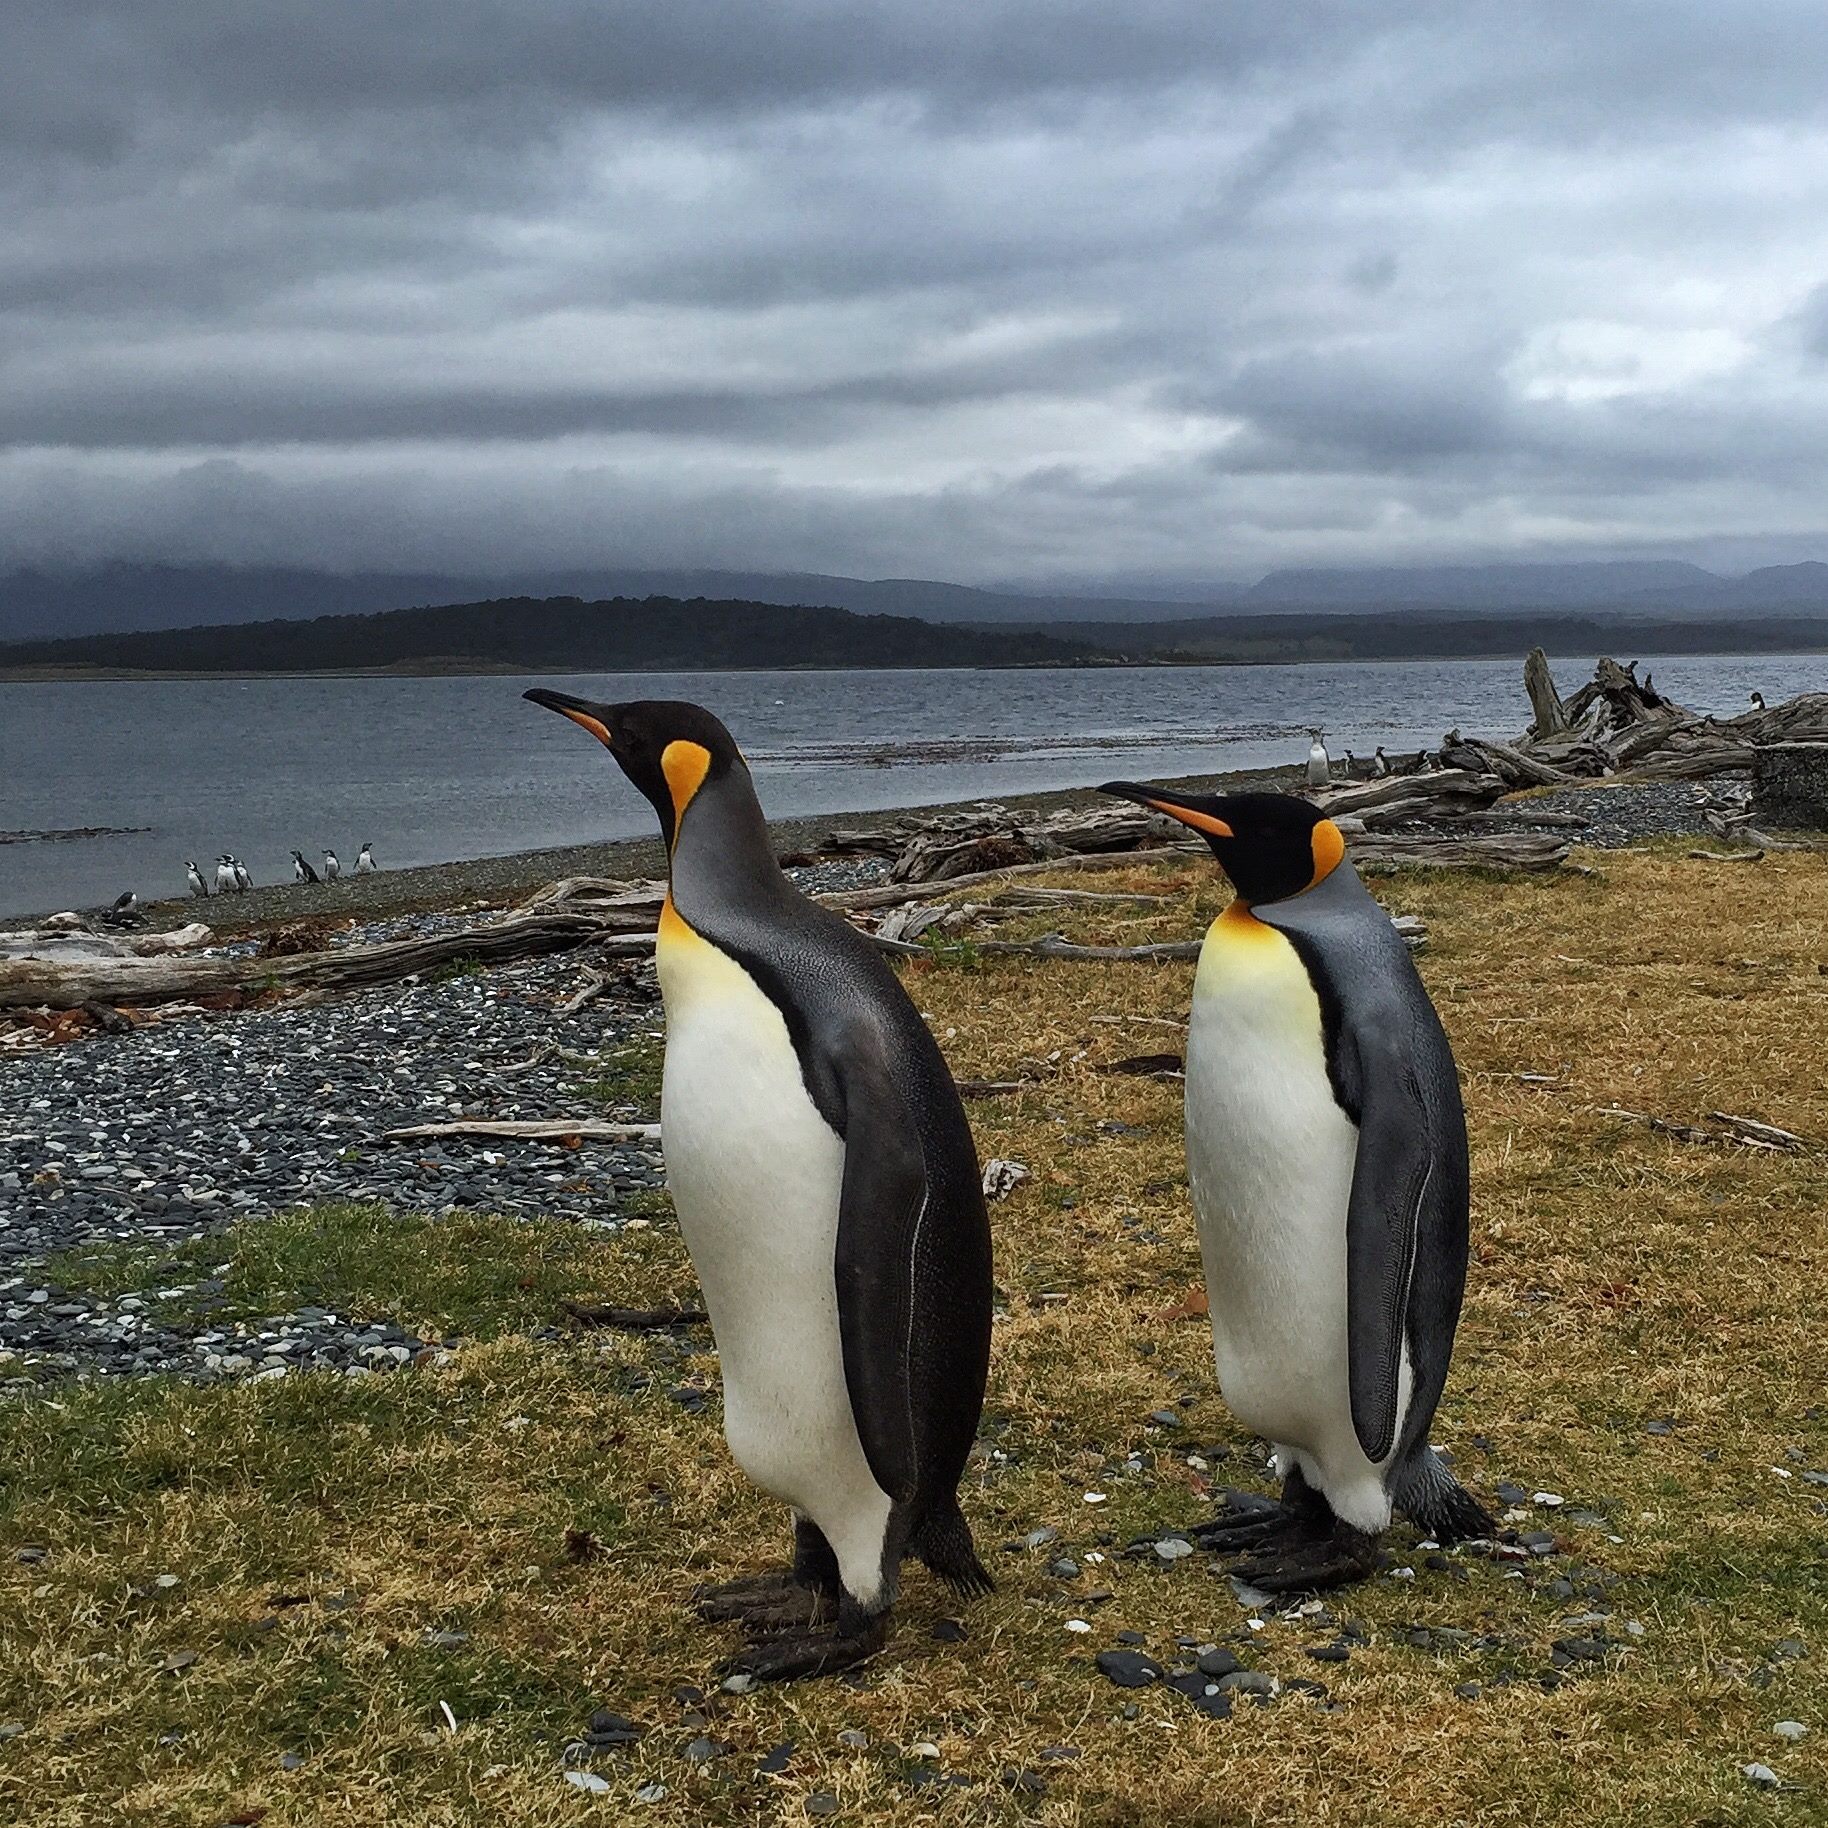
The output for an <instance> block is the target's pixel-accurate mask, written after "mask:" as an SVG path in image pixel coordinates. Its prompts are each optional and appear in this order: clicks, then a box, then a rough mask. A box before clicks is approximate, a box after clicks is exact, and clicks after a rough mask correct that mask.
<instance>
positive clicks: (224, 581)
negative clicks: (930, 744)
mask: <svg viewBox="0 0 1828 1828" xmlns="http://www.w3.org/2000/svg"><path fill="white" fill-rule="evenodd" d="M1234 594H1235V593H1234ZM505 597H533V598H551V597H577V598H579V599H581V600H583V601H585V602H606V601H612V600H614V599H617V598H624V597H633V598H641V597H668V598H673V599H677V600H682V601H683V600H689V599H691V598H695V597H704V598H707V599H710V600H713V601H717V602H748V603H768V604H776V605H779V606H782V607H787V608H791V607H794V606H796V605H804V604H816V605H819V606H822V607H826V608H831V609H846V610H849V611H851V613H852V614H854V615H865V616H915V617H918V618H919V619H920V620H922V621H926V622H981V623H996V622H1077V621H1083V620H1086V619H1087V618H1091V617H1097V618H1100V619H1106V620H1111V621H1130V620H1134V619H1137V618H1146V619H1148V620H1151V621H1153V620H1166V619H1171V618H1174V617H1177V616H1181V615H1189V616H1199V615H1210V614H1211V613H1212V612H1213V610H1214V609H1216V608H1219V607H1221V606H1222V605H1223V604H1224V603H1225V602H1227V601H1229V598H1228V597H1227V596H1225V595H1223V594H1218V593H1215V594H1213V595H1212V596H1211V597H1209V598H1208V599H1206V600H1203V601H1201V600H1195V601H1188V602H1184V603H1183V602H1180V601H1158V600H1156V599H1154V598H1140V597H1074V596H1070V595H1055V594H1051V593H1047V592H1037V593H1025V592H1017V591H998V590H978V589H975V588H973V587H972V586H970V585H966V584H946V583H941V582H938V581H935V580H930V579H925V578H876V579H868V578H847V577H838V576H828V575H826V574H824V573H820V572H759V571H757V572H751V571H707V570H696V571H695V570H665V571H655V570H631V569H623V568H616V567H605V568H602V569H599V570H573V571H551V572H524V573H516V574H513V575H511V576H505V577H485V576H478V575H475V574H470V573H461V572H449V573H444V572H379V571H364V572H347V573H338V572H328V571H308V570H300V569H297V568H294V567H288V566H233V565H130V564H124V563H119V564H109V565H102V566H97V567H95V568H94V569H91V570H85V571H71V572H53V571H43V570H20V571H13V572H10V573H0V641H26V640H56V639H59V638H60V637H63V636H70V635H95V634H127V633H131V632H135V631H138V630H142V629H166V628H193V627H201V626H206V625H211V624H218V623H229V622H267V621H292V620H295V619H299V618H304V617H310V616H350V615H355V616H359V615H370V614H373V613H375V612H376V611H380V610H390V609H411V608H417V607H422V606H425V605H431V604H451V603H476V602H486V601H492V600H498V599H501V598H505Z"/></svg>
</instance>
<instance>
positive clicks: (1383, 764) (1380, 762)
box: [1371, 743, 1390, 781]
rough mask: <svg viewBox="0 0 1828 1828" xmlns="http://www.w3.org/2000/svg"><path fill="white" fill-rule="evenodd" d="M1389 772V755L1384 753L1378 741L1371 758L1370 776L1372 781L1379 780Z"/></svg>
mask: <svg viewBox="0 0 1828 1828" xmlns="http://www.w3.org/2000/svg"><path fill="white" fill-rule="evenodd" d="M1389 772H1390V760H1389V757H1388V756H1386V755H1385V754H1384V746H1383V744H1382V743H1379V744H1378V746H1377V753H1376V754H1375V755H1374V756H1372V758H1371V778H1372V780H1374V781H1381V780H1382V779H1383V778H1384V777H1385V776H1386V775H1387V774H1389Z"/></svg>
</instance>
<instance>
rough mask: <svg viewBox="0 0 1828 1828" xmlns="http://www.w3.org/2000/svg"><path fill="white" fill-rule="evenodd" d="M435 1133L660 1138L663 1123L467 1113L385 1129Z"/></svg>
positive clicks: (415, 1135) (392, 1138) (407, 1135)
mask: <svg viewBox="0 0 1828 1828" xmlns="http://www.w3.org/2000/svg"><path fill="white" fill-rule="evenodd" d="M434 1136H494V1137H499V1138H501V1139H502V1140H503V1141H507V1142H559V1141H562V1140H563V1139H564V1138H566V1137H568V1136H575V1137H578V1138H580V1139H581V1140H582V1141H584V1142H658V1141H659V1140H660V1126H659V1124H657V1123H603V1122H600V1121H598V1120H596V1119H594V1118H577V1119H575V1120H574V1119H571V1118H565V1117H557V1118H520V1117H514V1118H510V1117H503V1118H498V1119H490V1118H481V1117H466V1118H463V1119H461V1120H459V1121H456V1122H453V1123H416V1124H411V1125H408V1127H407V1128H405V1129H403V1130H389V1131H387V1132H386V1140H387V1141H388V1142H418V1141H421V1140H423V1139H425V1138H428V1137H434Z"/></svg>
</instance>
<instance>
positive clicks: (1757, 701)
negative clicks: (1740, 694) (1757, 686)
mask: <svg viewBox="0 0 1828 1828" xmlns="http://www.w3.org/2000/svg"><path fill="white" fill-rule="evenodd" d="M1764 708H1765V695H1764V693H1762V692H1754V693H1753V694H1752V709H1753V710H1754V711H1762V710H1763V709H1764Z"/></svg>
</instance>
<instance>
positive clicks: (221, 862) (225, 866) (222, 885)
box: [216, 851, 241, 895]
mask: <svg viewBox="0 0 1828 1828" xmlns="http://www.w3.org/2000/svg"><path fill="white" fill-rule="evenodd" d="M240 887H241V884H240V883H239V882H237V881H236V880H235V859H234V858H233V857H231V856H230V855H229V854H228V852H227V851H224V852H223V853H222V855H221V856H220V857H218V858H217V859H216V893H217V894H218V895H232V894H234V892H235V891H236V890H237V889H238V888H240Z"/></svg>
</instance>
